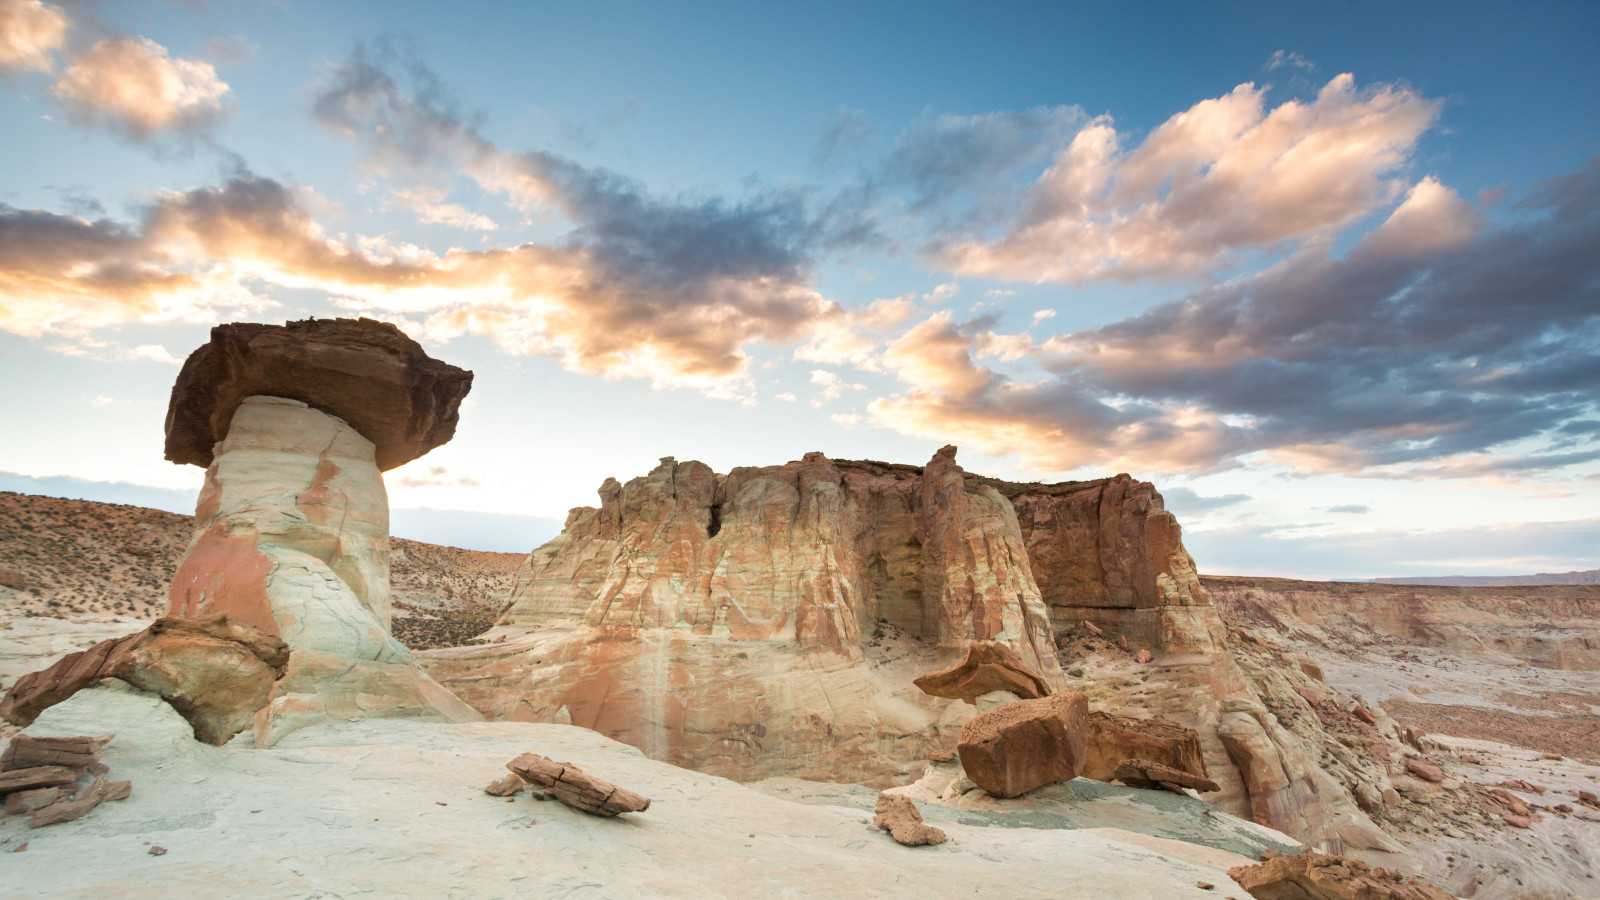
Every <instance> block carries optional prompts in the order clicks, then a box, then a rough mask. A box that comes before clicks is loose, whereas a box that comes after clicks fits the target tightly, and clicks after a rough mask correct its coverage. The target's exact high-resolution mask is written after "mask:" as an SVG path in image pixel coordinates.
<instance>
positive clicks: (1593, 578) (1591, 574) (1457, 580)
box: [1372, 569, 1600, 587]
mask: <svg viewBox="0 0 1600 900" xmlns="http://www.w3.org/2000/svg"><path fill="white" fill-rule="evenodd" d="M1372 581H1373V583H1375V584H1406V585H1418V586H1424V585H1434V586H1438V587H1547V586H1550V585H1557V584H1600V569H1585V570H1583V571H1581V572H1561V573H1558V574H1549V573H1545V572H1540V573H1539V574H1537V575H1422V576H1416V577H1410V578H1374V579H1372Z"/></svg>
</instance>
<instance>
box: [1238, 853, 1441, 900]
mask: <svg viewBox="0 0 1600 900" xmlns="http://www.w3.org/2000/svg"><path fill="white" fill-rule="evenodd" d="M1228 877H1230V878H1232V879H1233V880H1234V881H1237V882H1238V883H1239V886H1240V887H1242V888H1244V889H1245V890H1247V891H1249V892H1250V896H1252V897H1255V898H1256V900H1449V898H1450V897H1451V896H1452V895H1451V894H1449V893H1447V892H1445V891H1443V890H1441V889H1439V888H1437V887H1434V886H1433V885H1431V884H1428V883H1426V882H1422V881H1417V880H1415V879H1409V878H1404V877H1402V876H1401V875H1400V873H1398V872H1394V871H1391V870H1389V869H1382V868H1373V867H1370V866H1368V865H1367V864H1366V863H1364V862H1362V861H1361V860H1358V859H1346V858H1345V857H1342V856H1326V855H1324V854H1321V853H1298V854H1292V855H1289V856H1279V857H1276V858H1273V859H1269V860H1267V861H1265V862H1262V863H1258V864H1256V865H1253V866H1237V867H1235V868H1232V869H1229V870H1228Z"/></svg>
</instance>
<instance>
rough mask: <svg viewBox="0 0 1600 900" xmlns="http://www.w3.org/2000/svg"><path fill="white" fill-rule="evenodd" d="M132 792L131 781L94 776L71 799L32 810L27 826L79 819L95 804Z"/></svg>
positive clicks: (40, 825)
mask: <svg viewBox="0 0 1600 900" xmlns="http://www.w3.org/2000/svg"><path fill="white" fill-rule="evenodd" d="M132 793H133V782H131V781H106V780H105V779H104V778H96V779H95V780H94V783H93V784H90V785H89V786H88V787H86V788H84V789H83V790H81V791H79V792H78V795H77V796H76V797H74V798H73V799H71V800H63V801H59V802H57V803H52V804H50V805H49V806H46V807H44V808H42V809H39V810H38V811H36V812H34V814H33V816H32V817H31V818H29V819H28V827H30V828H43V827H44V826H46V825H55V824H58V823H61V822H71V821H72V820H74V819H81V818H83V817H84V816H85V815H86V814H88V812H89V810H91V809H94V808H95V807H96V806H99V805H100V804H102V803H105V802H106V801H108V800H126V799H128V797H129V795H131V794H132Z"/></svg>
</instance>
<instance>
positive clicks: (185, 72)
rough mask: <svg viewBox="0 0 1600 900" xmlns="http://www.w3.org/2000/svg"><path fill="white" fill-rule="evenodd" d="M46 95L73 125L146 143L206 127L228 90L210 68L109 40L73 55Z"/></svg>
mask: <svg viewBox="0 0 1600 900" xmlns="http://www.w3.org/2000/svg"><path fill="white" fill-rule="evenodd" d="M51 93H52V94H53V95H54V96H55V98H56V100H57V102H59V103H60V104H61V105H62V107H63V108H64V109H65V110H66V112H67V114H68V115H69V117H71V118H73V119H75V120H77V121H79V122H83V123H86V124H98V125H105V126H107V127H110V128H111V129H112V130H114V131H117V132H120V133H122V134H123V135H125V136H127V137H130V138H133V139H135V140H148V139H150V138H153V137H155V136H157V135H160V134H164V133H177V134H193V133H196V132H199V131H203V130H205V129H207V128H210V127H211V126H213V125H214V124H215V123H216V122H217V121H218V120H219V119H220V118H221V117H223V116H224V115H225V114H226V112H227V109H228V100H229V94H230V91H229V88H228V85H227V84H226V83H225V82H223V81H222V79H220V78H218V77H217V70H216V69H215V68H213V67H212V66H211V64H210V63H206V62H200V61H198V60H189V59H173V58H172V57H171V56H170V55H169V54H168V53H167V48H165V47H163V46H161V45H160V44H158V43H156V42H154V41H152V40H150V39H148V38H142V37H112V38H106V39H105V40H102V41H99V42H98V43H96V44H94V45H93V46H91V47H89V48H88V49H87V50H85V51H83V52H82V53H80V54H77V55H75V56H74V57H73V58H72V60H71V63H70V64H69V65H68V66H67V68H66V70H65V71H63V72H62V73H61V77H60V79H59V80H57V82H56V84H55V86H54V87H53V88H51Z"/></svg>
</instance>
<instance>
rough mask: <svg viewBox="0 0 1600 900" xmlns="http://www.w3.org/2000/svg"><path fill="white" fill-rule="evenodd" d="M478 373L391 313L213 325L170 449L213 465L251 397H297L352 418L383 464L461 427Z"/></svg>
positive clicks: (178, 405) (391, 464)
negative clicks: (417, 337)
mask: <svg viewBox="0 0 1600 900" xmlns="http://www.w3.org/2000/svg"><path fill="white" fill-rule="evenodd" d="M471 389H472V373H471V372H468V371H465V370H462V369H458V368H456V367H455V366H452V365H449V364H448V363H443V362H440V361H438V360H436V359H433V358H431V357H429V356H428V354H427V353H426V352H424V351H423V349H422V346H421V345H420V344H418V343H417V342H416V341H413V340H412V339H410V338H409V337H406V335H405V334H404V333H403V332H402V331H400V329H398V328H396V327H395V326H393V325H391V324H389V323H387V322H379V321H376V320H373V319H366V318H362V319H308V320H306V321H301V322H290V323H288V324H287V325H258V324H254V323H243V322H235V323H233V324H229V325H218V326H217V327H215V328H213V329H211V341H210V343H208V344H206V345H204V346H202V347H200V348H199V349H198V350H196V351H194V352H193V353H191V354H190V355H189V358H188V360H186V361H185V362H184V364H183V370H182V371H181V372H180V373H179V374H178V380H177V383H176V384H174V385H173V387H172V398H171V401H170V402H169V404H168V406H167V425H166V433H167V446H166V457H167V459H169V460H171V461H172V462H175V463H189V464H192V465H196V466H209V465H211V461H212V458H213V457H212V454H213V447H214V446H215V445H216V444H217V443H218V442H219V441H221V440H222V439H223V438H224V437H226V436H227V434H228V430H229V427H230V426H231V425H232V422H233V417H234V413H235V412H236V411H237V410H238V409H239V404H241V403H242V402H244V400H245V399H246V398H248V397H252V396H257V395H262V396H271V397H285V398H288V399H290V400H298V401H299V402H301V403H304V404H306V405H307V406H309V407H311V408H312V409H317V410H321V411H322V412H324V413H327V414H328V415H331V416H336V417H338V418H340V419H343V420H344V421H346V422H348V423H350V425H351V426H353V427H354V428H355V429H356V430H357V431H359V432H360V433H361V434H362V436H364V437H365V438H366V439H367V440H369V441H371V442H372V443H373V445H374V456H375V459H376V462H377V466H378V468H379V469H380V470H381V471H388V470H389V469H393V468H395V467H396V466H399V465H402V464H404V463H407V462H410V461H411V460H413V459H416V458H417V457H419V456H422V455H423V454H425V453H427V452H428V451H429V450H432V449H433V448H435V447H438V446H440V445H441V444H444V443H446V442H448V441H449V440H450V438H452V437H453V436H454V435H455V431H456V422H457V420H458V418H459V412H460V406H461V400H462V398H464V397H466V395H467V392H468V391H470V390H471Z"/></svg>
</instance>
